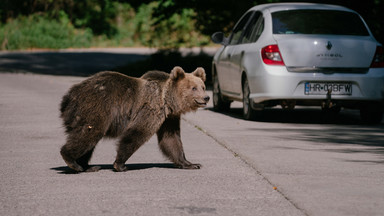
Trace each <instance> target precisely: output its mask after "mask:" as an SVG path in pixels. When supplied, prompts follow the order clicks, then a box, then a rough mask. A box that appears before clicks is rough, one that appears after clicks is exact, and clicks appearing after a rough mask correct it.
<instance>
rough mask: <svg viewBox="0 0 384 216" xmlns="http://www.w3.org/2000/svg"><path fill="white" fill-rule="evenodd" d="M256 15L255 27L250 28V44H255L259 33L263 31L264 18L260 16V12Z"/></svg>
mask: <svg viewBox="0 0 384 216" xmlns="http://www.w3.org/2000/svg"><path fill="white" fill-rule="evenodd" d="M258 13H259V16H257V21H256V23H255V26H254V27H253V28H252V32H251V36H250V39H249V42H250V43H253V42H256V41H257V40H258V39H259V37H260V35H261V33H263V31H264V17H263V14H261V13H260V12H258Z"/></svg>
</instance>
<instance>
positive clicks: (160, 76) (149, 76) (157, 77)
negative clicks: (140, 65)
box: [141, 71, 169, 82]
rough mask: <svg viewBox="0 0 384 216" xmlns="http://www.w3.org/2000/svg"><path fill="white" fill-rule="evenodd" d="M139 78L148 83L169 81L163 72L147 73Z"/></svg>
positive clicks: (166, 74) (167, 75)
mask: <svg viewBox="0 0 384 216" xmlns="http://www.w3.org/2000/svg"><path fill="white" fill-rule="evenodd" d="M141 78H142V79H145V80H148V81H159V82H165V81H167V80H168V79H169V74H168V73H166V72H163V71H148V72H147V73H145V74H144V75H143V76H141Z"/></svg>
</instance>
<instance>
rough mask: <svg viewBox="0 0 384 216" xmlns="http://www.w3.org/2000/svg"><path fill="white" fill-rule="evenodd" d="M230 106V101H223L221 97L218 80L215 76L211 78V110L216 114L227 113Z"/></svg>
mask: <svg viewBox="0 0 384 216" xmlns="http://www.w3.org/2000/svg"><path fill="white" fill-rule="evenodd" d="M230 106H231V102H230V101H226V100H224V98H223V96H222V95H221V90H220V84H219V79H218V78H217V76H214V77H213V110H215V111H217V112H221V111H228V110H229V108H230Z"/></svg>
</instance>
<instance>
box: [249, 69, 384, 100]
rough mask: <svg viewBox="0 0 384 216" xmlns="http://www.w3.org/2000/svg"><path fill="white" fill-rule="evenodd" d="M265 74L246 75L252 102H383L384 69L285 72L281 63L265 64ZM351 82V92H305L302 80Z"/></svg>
mask: <svg viewBox="0 0 384 216" xmlns="http://www.w3.org/2000/svg"><path fill="white" fill-rule="evenodd" d="M265 71H268V72H265V73H262V74H259V75H255V76H252V75H251V76H249V81H250V88H251V94H250V98H252V99H253V102H254V103H255V104H259V103H266V102H268V101H276V100H297V101H301V102H303V104H305V103H304V102H307V103H308V104H311V103H310V102H311V101H313V102H316V101H322V100H329V99H332V100H339V101H345V102H346V101H350V102H357V101H367V102H368V101H377V102H382V101H384V68H371V69H369V70H368V72H366V73H329V74H326V73H311V72H288V71H287V69H286V68H285V67H282V66H265ZM308 82H320V83H321V82H322V83H350V84H352V93H351V94H350V95H335V94H332V92H331V93H330V94H328V95H326V94H323V95H308V94H306V92H305V83H308Z"/></svg>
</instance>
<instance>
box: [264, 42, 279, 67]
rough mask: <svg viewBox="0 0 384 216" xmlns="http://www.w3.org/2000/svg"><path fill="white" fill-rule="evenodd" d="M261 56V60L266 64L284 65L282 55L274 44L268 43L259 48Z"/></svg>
mask: <svg viewBox="0 0 384 216" xmlns="http://www.w3.org/2000/svg"><path fill="white" fill-rule="evenodd" d="M261 57H262V58H263V62H264V63H265V64H267V65H284V61H283V57H282V56H281V53H280V50H279V47H278V46H277V45H276V44H274V45H268V46H266V47H264V48H263V49H261Z"/></svg>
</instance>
